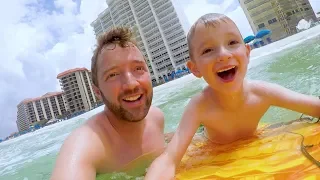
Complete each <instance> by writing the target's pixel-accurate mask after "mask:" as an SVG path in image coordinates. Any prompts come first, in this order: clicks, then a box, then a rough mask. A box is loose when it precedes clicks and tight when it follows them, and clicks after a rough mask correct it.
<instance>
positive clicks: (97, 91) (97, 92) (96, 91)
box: [92, 84, 102, 100]
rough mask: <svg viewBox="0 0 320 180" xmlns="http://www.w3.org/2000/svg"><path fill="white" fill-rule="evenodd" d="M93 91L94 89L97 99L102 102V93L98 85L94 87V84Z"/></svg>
mask: <svg viewBox="0 0 320 180" xmlns="http://www.w3.org/2000/svg"><path fill="white" fill-rule="evenodd" d="M92 89H93V92H94V94H95V95H96V97H97V98H98V99H99V100H102V96H101V91H100V89H99V88H98V87H97V86H96V85H94V84H92Z"/></svg>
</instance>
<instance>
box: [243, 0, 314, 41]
mask: <svg viewBox="0 0 320 180" xmlns="http://www.w3.org/2000/svg"><path fill="white" fill-rule="evenodd" d="M239 2H240V5H241V7H242V9H243V11H244V13H245V15H246V17H247V19H248V21H249V23H250V25H251V28H252V30H253V32H254V33H255V34H256V33H257V32H258V31H259V30H262V29H269V30H271V31H272V34H271V40H272V41H277V40H280V39H283V38H285V37H287V36H290V35H293V34H295V33H297V28H296V26H297V25H298V23H299V21H300V20H301V19H305V20H306V21H310V20H311V21H313V22H315V21H317V18H316V15H315V13H314V11H313V9H312V6H311V4H310V2H309V0H239Z"/></svg>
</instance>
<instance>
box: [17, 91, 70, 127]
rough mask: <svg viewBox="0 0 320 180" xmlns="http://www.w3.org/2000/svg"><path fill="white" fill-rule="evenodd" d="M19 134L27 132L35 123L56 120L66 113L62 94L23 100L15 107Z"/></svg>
mask: <svg viewBox="0 0 320 180" xmlns="http://www.w3.org/2000/svg"><path fill="white" fill-rule="evenodd" d="M17 108H18V112H17V121H16V123H17V127H18V130H19V132H22V131H25V130H28V129H29V127H30V125H32V124H33V123H35V122H39V121H44V120H47V121H49V120H52V119H56V118H58V117H59V116H63V115H64V114H65V113H66V112H67V107H66V102H65V99H64V97H63V93H62V92H52V93H47V94H45V95H43V96H41V97H38V98H30V99H25V100H23V101H22V102H20V103H19V104H18V106H17Z"/></svg>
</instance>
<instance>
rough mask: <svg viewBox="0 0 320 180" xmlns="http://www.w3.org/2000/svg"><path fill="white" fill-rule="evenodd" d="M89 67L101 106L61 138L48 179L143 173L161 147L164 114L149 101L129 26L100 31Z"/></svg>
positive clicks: (140, 57)
mask: <svg viewBox="0 0 320 180" xmlns="http://www.w3.org/2000/svg"><path fill="white" fill-rule="evenodd" d="M91 68H92V81H93V89H94V91H95V93H96V95H97V97H98V98H100V99H102V100H103V102H104V104H105V108H104V110H103V111H102V112H100V113H98V114H96V115H95V116H93V117H91V119H90V120H88V122H87V123H86V124H84V125H83V126H82V127H80V128H78V129H77V130H75V131H74V132H73V133H72V134H71V135H70V136H69V137H68V138H67V139H66V141H65V143H64V145H63V146H62V148H61V151H60V153H59V156H58V159H57V162H56V167H55V169H54V171H53V174H52V179H53V180H72V179H76V180H82V179H83V180H90V179H95V178H96V175H97V174H104V173H110V172H119V171H122V172H123V171H125V172H129V173H130V172H135V173H137V169H139V170H143V172H140V173H143V174H144V173H145V168H147V167H148V165H149V164H150V163H151V162H152V161H153V159H154V158H156V157H157V156H158V155H160V153H161V152H162V150H163V149H164V146H165V142H164V134H163V128H164V116H163V113H162V112H161V111H160V109H158V108H156V107H151V102H152V96H153V90H152V84H151V78H150V73H149V70H148V67H147V64H146V62H145V60H144V56H143V55H142V53H141V51H140V50H139V49H138V47H137V45H136V44H135V41H134V40H133V37H132V33H131V31H130V30H129V29H128V28H124V27H121V28H114V29H112V30H110V31H109V32H107V33H105V34H103V35H102V36H100V37H99V38H98V44H97V47H96V50H95V52H94V55H93V57H92V64H91ZM141 167H142V168H141ZM143 174H140V175H143Z"/></svg>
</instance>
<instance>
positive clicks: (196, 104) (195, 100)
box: [188, 87, 210, 110]
mask: <svg viewBox="0 0 320 180" xmlns="http://www.w3.org/2000/svg"><path fill="white" fill-rule="evenodd" d="M209 90H210V88H209V87H206V88H205V89H204V90H202V91H201V92H200V93H198V94H196V95H194V96H193V97H192V98H191V100H190V102H189V104H188V106H192V108H194V109H195V110H197V109H198V110H200V109H202V110H203V109H204V108H205V107H207V105H208V103H209V101H208V100H209V99H210V98H209V97H210V93H209Z"/></svg>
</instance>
